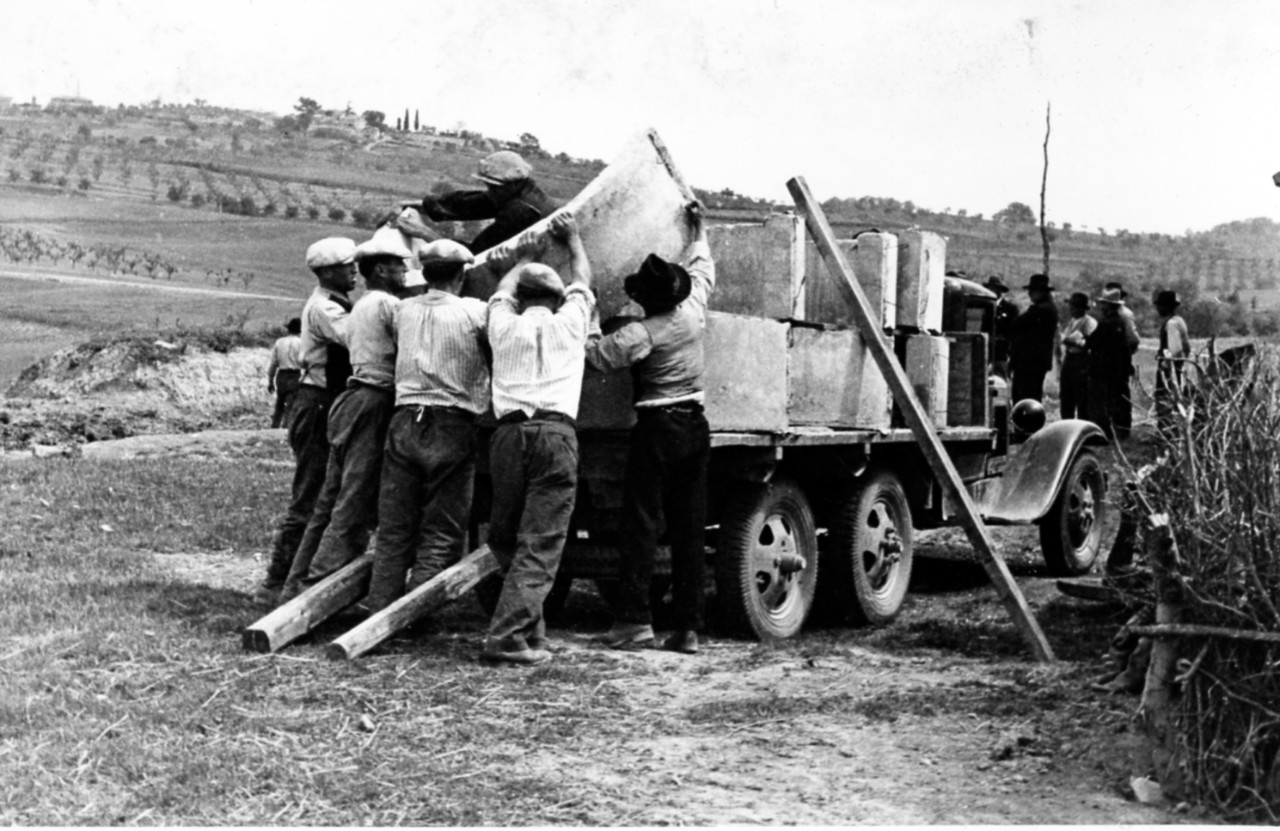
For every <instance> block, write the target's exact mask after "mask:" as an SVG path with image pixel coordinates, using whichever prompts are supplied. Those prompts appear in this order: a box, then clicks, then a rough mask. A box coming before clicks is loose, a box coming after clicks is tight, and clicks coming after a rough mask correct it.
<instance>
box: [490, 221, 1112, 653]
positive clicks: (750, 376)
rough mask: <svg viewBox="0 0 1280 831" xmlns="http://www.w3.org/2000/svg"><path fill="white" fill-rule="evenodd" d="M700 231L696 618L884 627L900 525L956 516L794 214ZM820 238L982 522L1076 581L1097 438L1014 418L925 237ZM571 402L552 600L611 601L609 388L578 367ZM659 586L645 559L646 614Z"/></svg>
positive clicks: (1095, 492)
mask: <svg viewBox="0 0 1280 831" xmlns="http://www.w3.org/2000/svg"><path fill="white" fill-rule="evenodd" d="M709 237H710V242H711V247H712V254H713V257H714V259H715V260H716V267H717V273H718V285H717V289H716V291H715V293H714V294H713V295H712V298H711V302H710V307H709V312H708V319H707V335H706V337H707V341H706V354H707V377H706V404H705V406H706V412H707V418H708V421H709V423H710V426H711V448H712V449H711V460H710V469H709V479H708V522H709V527H708V530H709V533H708V563H709V565H710V569H709V571H710V572H711V574H712V575H713V578H714V599H715V603H714V610H715V614H716V619H717V621H718V623H719V625H720V626H721V627H722V628H724V629H726V630H729V631H733V632H737V633H740V634H743V635H747V636H754V637H757V638H761V639H780V638H787V637H790V636H792V635H795V634H796V633H797V632H799V631H800V630H801V629H802V627H803V626H804V623H805V620H806V619H807V618H808V617H809V615H810V613H811V611H812V610H813V609H814V607H815V605H817V604H819V603H823V604H826V605H827V606H828V607H830V608H834V609H840V610H845V611H846V612H847V615H848V617H849V619H850V620H851V622H861V623H869V624H885V623H888V622H890V621H892V620H893V619H894V617H895V616H896V615H897V614H898V612H899V610H900V608H901V607H902V604H903V601H904V598H905V596H906V593H907V588H908V585H909V582H910V577H911V569H912V562H913V541H914V537H915V532H916V531H917V530H922V529H932V528H939V527H944V526H947V525H951V524H955V522H956V518H957V517H956V515H957V506H956V505H955V504H953V502H952V501H951V500H950V499H948V498H947V497H946V495H945V493H946V491H945V489H944V488H943V487H941V486H940V483H939V482H938V481H936V480H935V478H934V476H933V475H932V474H931V472H930V468H929V466H928V464H926V461H925V459H924V457H923V455H922V451H921V449H920V447H919V445H918V443H917V441H916V437H915V436H914V435H913V433H912V431H911V430H909V429H907V427H906V426H905V425H904V420H903V417H902V414H901V412H899V411H898V408H897V407H896V406H895V404H894V401H893V397H892V395H891V394H890V392H889V389H888V385H887V384H886V382H885V379H884V377H883V376H882V374H881V373H880V370H879V369H878V367H877V366H876V365H875V363H874V362H873V361H872V360H871V358H870V356H869V354H868V350H867V349H866V346H865V343H864V341H863V337H864V333H861V332H859V331H857V330H856V329H855V327H854V326H853V324H852V318H851V316H850V314H849V309H848V308H847V304H846V303H845V302H844V301H843V300H842V299H841V298H840V296H839V295H838V293H837V292H836V291H835V289H834V288H833V286H834V283H833V277H832V275H831V274H829V273H827V269H826V267H825V266H824V264H823V262H822V260H821V258H820V257H819V256H818V255H817V251H816V249H815V247H814V245H813V243H812V242H811V241H808V240H807V239H806V236H805V228H804V224H803V222H802V221H801V220H800V218H799V217H797V216H796V215H794V214H778V215H773V216H769V217H767V218H765V219H763V220H762V221H758V222H748V223H735V224H724V225H714V226H712V227H711V228H710V229H709ZM840 245H841V247H842V248H843V249H844V251H845V253H846V255H847V257H848V259H849V261H850V262H851V264H852V265H853V267H854V273H855V275H856V277H857V279H858V282H859V284H860V285H861V286H862V288H863V291H864V293H865V294H866V295H867V297H868V299H869V300H871V302H872V304H873V306H874V307H875V310H876V311H877V313H878V323H879V331H878V332H877V333H876V336H878V337H882V338H884V339H885V341H886V342H887V343H891V344H892V345H893V348H894V352H895V354H896V355H897V357H898V359H899V361H900V362H901V363H902V365H903V367H904V369H905V370H906V373H907V376H908V378H909V379H910V381H911V385H912V387H913V389H914V391H915V394H916V397H917V398H918V399H919V401H920V402H921V404H922V405H923V406H924V407H925V409H926V411H927V412H929V413H930V414H931V416H932V420H933V424H934V427H935V429H936V431H937V434H938V436H939V438H940V439H941V442H942V444H943V446H944V447H945V449H946V451H947V453H948V454H949V456H950V458H951V461H952V462H953V464H954V465H955V467H956V469H957V470H958V471H959V472H960V474H961V477H962V479H963V482H964V484H965V487H966V488H967V490H968V492H969V494H970V496H971V497H972V499H973V502H974V504H975V505H976V506H977V508H978V511H979V513H980V515H981V516H982V518H983V520H984V521H985V522H986V523H987V524H988V525H1008V524H1028V523H1034V524H1037V525H1038V526H1039V530H1040V541H1041V547H1042V551H1043V556H1044V560H1045V563H1046V565H1047V566H1048V568H1049V570H1050V571H1051V572H1052V573H1054V574H1056V575H1077V574H1081V573H1084V572H1086V571H1088V570H1089V569H1090V567H1091V566H1092V565H1093V563H1094V561H1095V559H1096V558H1097V556H1098V553H1099V549H1100V545H1101V532H1102V526H1103V522H1104V520H1105V512H1106V478H1105V475H1104V472H1103V468H1102V465H1101V463H1100V461H1099V457H1098V452H1097V451H1098V448H1099V447H1100V446H1102V445H1104V444H1105V443H1106V438H1105V436H1104V435H1103V433H1102V432H1101V431H1100V430H1099V429H1098V428H1097V426H1095V425H1093V424H1092V423H1090V422H1086V421H1080V420H1060V421H1055V422H1053V423H1049V424H1043V425H1042V424H1037V423H1026V422H1025V421H1024V422H1023V423H1018V419H1017V418H1015V417H1014V414H1015V411H1016V410H1015V405H1016V402H1011V401H1010V400H1009V395H1008V386H1007V385H1006V383H1005V382H1004V379H1002V378H1000V377H999V376H996V375H994V374H992V372H991V368H990V362H989V353H990V341H991V336H992V324H993V312H994V305H995V299H996V298H995V295H994V294H992V293H991V292H989V291H988V290H986V289H985V288H983V287H982V286H980V285H978V284H977V283H975V282H971V281H968V280H964V279H961V278H957V277H948V276H946V269H945V248H946V241H945V239H944V238H943V237H942V236H941V235H939V234H935V233H931V232H929V231H924V230H916V229H912V230H907V231H903V232H900V233H897V234H892V233H883V232H880V231H876V230H867V231H865V232H863V233H859V234H857V235H856V236H851V237H850V238H848V239H845V240H841V241H840ZM606 292H607V288H606ZM581 407H582V409H581V411H580V413H579V422H578V423H579V452H580V458H581V461H580V472H579V492H578V499H577V504H576V508H575V511H574V514H573V519H572V522H571V525H570V531H569V540H568V543H567V545H566V549H565V553H564V557H563V560H562V562H561V566H560V571H559V579H558V585H557V588H556V590H555V591H553V593H552V595H551V597H550V598H549V601H548V602H549V603H552V604H554V603H557V602H562V601H563V599H564V597H565V596H566V595H567V592H568V590H569V587H570V586H571V584H572V581H573V580H575V579H590V580H593V581H595V584H596V586H597V588H598V590H599V591H600V593H601V594H602V595H604V596H605V597H606V598H608V597H610V596H611V594H612V593H613V592H615V591H616V582H615V578H616V575H617V568H618V557H619V542H620V537H619V534H620V531H619V521H620V509H621V505H622V489H623V472H624V470H625V467H626V456H627V447H628V431H629V429H630V427H631V425H632V424H633V423H634V415H633V411H632V406H631V385H630V377H629V375H628V374H627V373H625V372H623V373H614V374H612V375H600V374H597V373H594V372H592V371H591V370H588V373H587V377H586V379H585V380H584V385H583V396H582V405H581ZM1023 409H1028V410H1030V411H1032V412H1035V408H1033V407H1029V406H1028V407H1024V408H1023ZM1040 412H1042V410H1041V411H1040ZM482 475H483V473H482ZM482 487H483V486H482ZM669 575H670V555H669V552H667V551H666V550H665V549H663V550H660V552H659V558H658V563H657V567H656V570H655V577H654V586H653V592H652V593H653V600H654V601H655V603H660V602H661V600H662V598H663V596H664V594H665V591H666V589H667V588H668V586H669Z"/></svg>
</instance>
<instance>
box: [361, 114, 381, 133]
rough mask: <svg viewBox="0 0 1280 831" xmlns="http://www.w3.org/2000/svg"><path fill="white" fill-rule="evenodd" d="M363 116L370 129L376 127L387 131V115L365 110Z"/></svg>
mask: <svg viewBox="0 0 1280 831" xmlns="http://www.w3.org/2000/svg"><path fill="white" fill-rule="evenodd" d="M361 115H362V116H363V117H364V123H365V124H367V125H369V126H370V127H376V128H378V129H379V130H383V129H386V126H387V114H386V113H384V112H380V111H379V110H365V111H364V112H363V113H361Z"/></svg>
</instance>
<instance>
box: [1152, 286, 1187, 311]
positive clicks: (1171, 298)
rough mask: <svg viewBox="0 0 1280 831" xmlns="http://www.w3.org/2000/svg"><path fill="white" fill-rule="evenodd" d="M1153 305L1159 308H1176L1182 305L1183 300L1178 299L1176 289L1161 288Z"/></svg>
mask: <svg viewBox="0 0 1280 831" xmlns="http://www.w3.org/2000/svg"><path fill="white" fill-rule="evenodd" d="M1152 305H1153V306H1155V307H1156V308H1157V309H1176V308H1178V307H1179V306H1181V305H1182V301H1181V300H1179V299H1178V293H1177V292H1176V291H1171V290H1169V289H1161V290H1160V291H1158V292H1156V299H1155V302H1153V303H1152Z"/></svg>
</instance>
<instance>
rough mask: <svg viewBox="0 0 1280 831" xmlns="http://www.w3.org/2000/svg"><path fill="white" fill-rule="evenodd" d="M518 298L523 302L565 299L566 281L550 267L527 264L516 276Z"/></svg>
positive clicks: (540, 264) (539, 264)
mask: <svg viewBox="0 0 1280 831" xmlns="http://www.w3.org/2000/svg"><path fill="white" fill-rule="evenodd" d="M516 297H519V298H520V299H522V300H532V299H535V298H542V297H564V281H563V280H561V279H560V275H559V274H557V273H556V270H555V269H554V268H552V267H551V266H549V265H543V264H542V263H527V264H526V265H523V266H521V267H520V271H519V273H517V274H516Z"/></svg>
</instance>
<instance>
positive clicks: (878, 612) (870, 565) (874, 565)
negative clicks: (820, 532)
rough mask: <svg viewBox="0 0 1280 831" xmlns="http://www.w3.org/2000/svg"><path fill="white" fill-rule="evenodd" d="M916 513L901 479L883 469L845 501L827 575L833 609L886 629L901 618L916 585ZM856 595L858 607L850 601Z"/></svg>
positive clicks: (835, 527) (834, 528)
mask: <svg viewBox="0 0 1280 831" xmlns="http://www.w3.org/2000/svg"><path fill="white" fill-rule="evenodd" d="M912 530H913V529H912V525H911V509H910V507H909V506H908V505H907V496H906V493H904V492H903V490H902V485H901V484H900V483H899V482H898V479H897V477H895V476H894V475H893V474H892V473H889V472H888V471H880V472H878V473H874V474H871V475H870V476H867V477H866V478H864V479H862V480H859V481H858V482H856V483H854V484H853V486H852V487H851V488H850V489H849V490H848V491H847V492H846V493H844V494H842V495H841V496H840V497H839V507H838V508H837V510H836V513H835V518H834V522H833V523H832V528H831V535H830V537H829V539H830V549H829V550H828V556H829V560H828V563H829V564H830V565H831V566H832V567H833V570H834V572H835V573H834V574H833V575H828V576H826V577H823V583H824V590H825V591H829V592H831V593H832V594H834V595H836V597H832V598H830V600H831V601H833V602H831V603H829V604H828V605H830V607H831V608H846V609H849V610H850V613H851V617H852V618H853V619H854V621H855V622H858V623H870V624H873V625H881V624H885V623H889V622H891V621H892V620H893V619H894V618H895V617H897V615H898V611H899V610H900V609H901V608H902V603H903V601H904V600H905V599H906V596H907V586H908V584H909V583H910V582H911V562H912V557H911V548H912V546H911V537H912ZM850 592H852V594H853V596H854V599H855V600H856V601H857V602H856V603H854V604H849V603H848V602H847V600H845V599H844V598H847V597H848V596H849V594H850Z"/></svg>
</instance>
